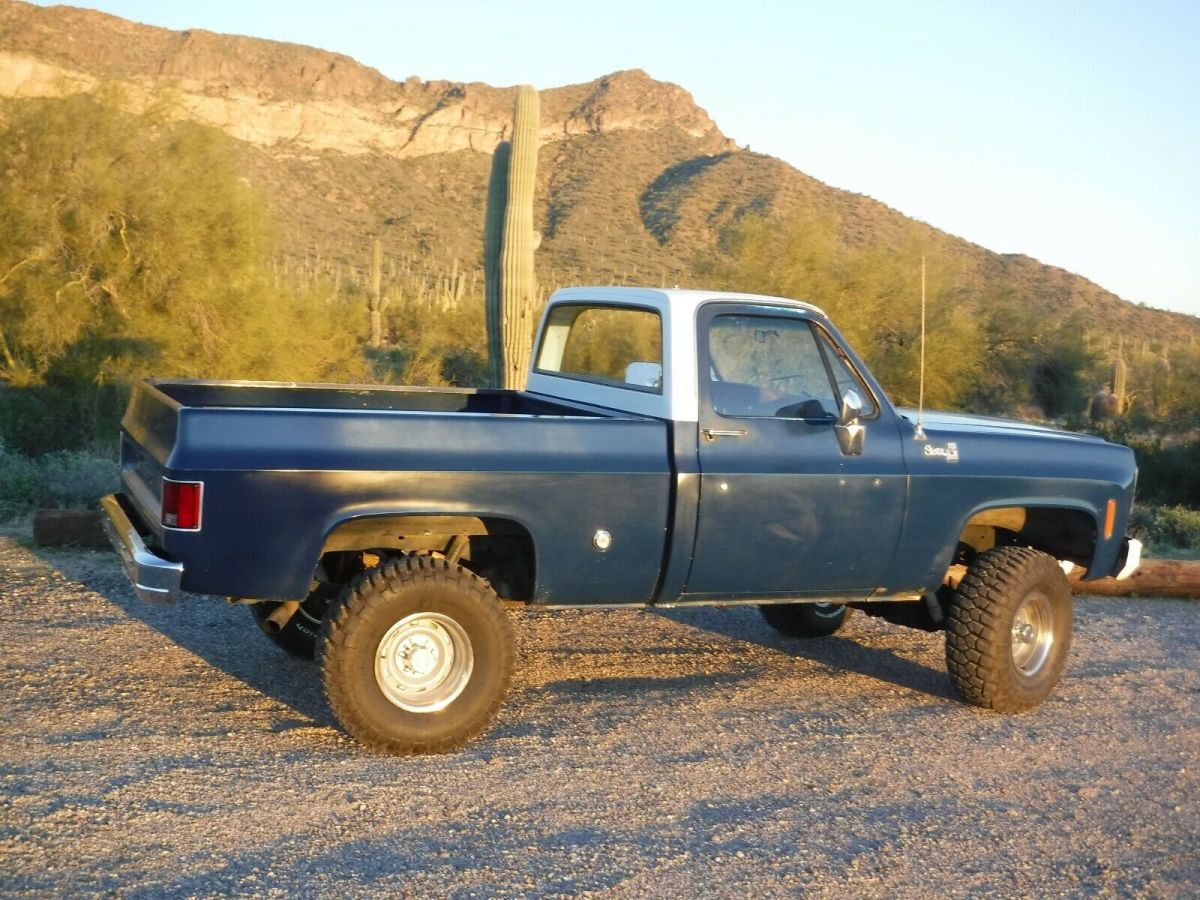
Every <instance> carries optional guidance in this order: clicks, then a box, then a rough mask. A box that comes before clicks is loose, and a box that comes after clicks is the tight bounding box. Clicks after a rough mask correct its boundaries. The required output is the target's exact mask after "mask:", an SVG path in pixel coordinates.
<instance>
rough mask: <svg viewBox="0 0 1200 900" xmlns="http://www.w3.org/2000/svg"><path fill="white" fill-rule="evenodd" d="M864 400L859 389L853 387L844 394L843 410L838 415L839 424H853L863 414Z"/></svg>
mask: <svg viewBox="0 0 1200 900" xmlns="http://www.w3.org/2000/svg"><path fill="white" fill-rule="evenodd" d="M862 411H863V400H862V397H860V396H858V391H856V390H854V389H853V388H851V389H850V390H848V391H846V393H845V394H843V395H842V411H841V414H840V415H839V416H838V424H839V425H853V424H854V423H855V422H856V421H857V420H858V417H859V416H861V415H862Z"/></svg>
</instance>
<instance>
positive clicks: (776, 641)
mask: <svg viewBox="0 0 1200 900" xmlns="http://www.w3.org/2000/svg"><path fill="white" fill-rule="evenodd" d="M657 612H658V615H660V616H663V617H665V618H668V619H670V620H671V621H673V622H678V623H680V624H681V625H690V626H691V627H693V628H699V629H701V630H703V631H707V632H709V633H711V634H715V635H719V636H721V637H724V638H728V639H730V640H733V641H742V642H747V643H751V644H757V645H758V646H760V647H766V648H767V649H769V650H775V651H777V652H779V653H784V654H787V655H788V656H792V657H796V658H800V659H807V660H811V661H812V662H815V663H820V664H821V665H823V666H826V667H827V668H829V669H831V670H833V671H834V672H854V673H856V674H859V675H864V676H866V677H868V678H874V679H876V680H878V681H885V682H887V683H889V684H894V685H896V686H897V687H902V688H906V689H908V690H910V691H919V692H920V693H923V694H928V695H930V696H932V697H937V698H939V699H944V700H955V699H957V698H958V695H957V694H956V693H955V692H954V688H953V686H952V685H951V684H950V680H949V678H948V677H947V676H946V671H945V670H944V669H940V668H939V669H931V668H930V667H929V666H925V665H922V664H921V663H918V662H914V661H913V660H911V659H905V658H904V657H903V656H898V655H897V654H896V653H895V652H894V651H892V650H890V649H887V648H884V647H870V646H865V645H863V644H860V643H858V642H857V641H855V640H854V637H853V628H854V620H851V621H850V623H849V625H848V626H847V630H848V631H849V632H850V634H849V636H848V637H841V636H840V635H832V636H830V637H825V638H808V639H805V638H788V637H784V636H782V635H780V634H778V633H777V632H775V631H774V630H773V629H772V628H771V627H770V626H769V625H767V623H766V622H764V621H763V620H762V619H761V617H760V616H759V615H758V614H757V612H755V613H754V614H753V616H752V617H751V614H750V612H749V610H745V611H743V612H742V614H740V615H739V614H737V611H734V610H712V609H682V608H675V609H669V610H658V611H657ZM895 627H897V628H900V627H902V626H899V625H897V626H895Z"/></svg>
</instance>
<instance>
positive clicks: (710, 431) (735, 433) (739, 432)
mask: <svg viewBox="0 0 1200 900" xmlns="http://www.w3.org/2000/svg"><path fill="white" fill-rule="evenodd" d="M700 433H701V434H702V435H704V436H705V437H706V438H708V439H709V440H710V441H715V440H716V439H717V438H719V437H745V436H746V429H745V428H701V429H700Z"/></svg>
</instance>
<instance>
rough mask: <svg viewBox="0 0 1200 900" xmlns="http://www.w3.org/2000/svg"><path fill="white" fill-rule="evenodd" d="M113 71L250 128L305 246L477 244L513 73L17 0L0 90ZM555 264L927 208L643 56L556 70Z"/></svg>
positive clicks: (1189, 325)
mask: <svg viewBox="0 0 1200 900" xmlns="http://www.w3.org/2000/svg"><path fill="white" fill-rule="evenodd" d="M101 82H116V83H118V84H119V85H121V86H122V87H123V88H124V90H125V92H126V95H127V96H128V97H129V102H130V103H131V104H134V105H138V104H145V103H146V102H148V100H149V99H150V98H151V97H152V96H154V95H155V94H156V92H162V91H164V90H167V91H169V92H170V93H171V96H172V99H173V100H174V102H175V104H176V107H177V109H178V110H179V111H180V113H179V114H180V115H183V116H185V117H188V118H191V119H194V120H195V121H198V122H202V123H205V124H208V125H212V126H215V127H216V128H219V129H221V130H222V131H224V132H225V133H226V134H228V135H229V136H230V137H232V138H234V139H235V140H236V141H237V142H238V144H237V145H238V147H239V148H240V153H241V159H242V160H243V164H244V168H245V174H246V177H247V178H249V179H250V180H251V181H252V182H254V183H255V184H257V185H259V186H260V187H261V188H262V190H263V191H264V193H265V195H266V197H267V199H268V202H269V205H270V208H271V211H272V214H273V216H274V219H275V221H276V223H277V225H278V231H279V235H280V237H279V241H280V247H279V251H280V256H281V258H282V259H283V260H284V261H285V263H287V264H288V265H293V266H307V267H309V270H310V271H311V270H312V269H313V268H321V269H323V270H324V271H331V270H336V271H342V270H345V271H347V272H348V273H349V272H353V273H357V276H358V277H361V272H362V269H363V267H364V266H365V261H366V257H367V252H368V245H369V241H370V239H371V238H372V237H379V238H380V239H381V240H382V241H383V243H384V247H385V252H386V253H387V254H388V256H389V257H390V258H392V259H395V260H404V261H406V262H405V264H406V265H410V266H411V265H414V264H415V265H418V266H420V267H423V268H424V269H425V270H427V271H430V272H433V273H436V272H439V271H446V270H448V269H449V268H450V266H451V265H452V261H454V260H459V261H461V264H462V265H464V266H465V267H466V268H472V267H478V266H479V264H480V256H481V249H480V240H481V235H482V232H483V211H484V204H485V198H486V185H487V178H488V171H489V166H490V154H491V152H492V150H493V149H494V148H495V147H496V145H497V143H499V142H500V141H501V140H504V139H505V138H506V137H507V136H508V133H509V130H510V128H511V111H512V106H513V98H514V96H515V88H497V87H492V86H489V85H486V84H478V83H471V84H462V83H454V82H446V81H428V82H427V81H421V80H419V79H418V78H416V77H413V78H409V79H407V80H405V81H402V82H397V81H392V80H390V79H388V78H386V77H385V76H383V75H382V74H381V73H379V72H378V71H376V70H374V69H371V68H368V67H366V66H363V65H362V64H360V63H358V62H356V61H354V60H353V59H350V58H349V57H346V56H343V55H340V54H336V53H330V52H327V51H324V50H318V49H314V48H311V47H303V46H298V45H294V44H285V43H279V42H274V41H265V40H259V39H255V38H247V37H238V36H231V35H219V34H213V33H211V32H207V31H202V30H198V29H193V30H189V31H182V32H175V31H169V30H166V29H162V28H154V27H150V26H145V25H139V24H135V23H133V22H128V21H125V20H123V19H120V18H116V17H114V16H109V15H105V14H102V13H97V12H93V11H88V10H81V9H74V8H70V7H63V6H58V7H50V8H44V7H38V6H32V5H29V4H26V3H22V2H16V0H0V97H3V98H12V99H18V100H19V99H21V98H30V97H47V96H61V95H63V94H66V93H71V92H76V91H80V90H88V89H91V88H92V87H94V86H96V85H98V84H99V83H101ZM540 95H541V116H542V123H541V132H540V136H541V142H542V145H541V149H540V159H539V169H538V178H539V183H538V194H537V196H538V209H537V218H538V227H539V228H540V230H541V231H542V233H543V242H542V245H541V248H540V250H539V252H538V266H539V274H540V277H541V280H542V281H543V283H545V284H547V285H549V286H550V287H554V286H557V285H559V284H568V283H577V282H579V281H610V280H613V281H629V282H642V283H656V284H657V283H678V284H684V285H695V284H697V282H698V281H699V280H700V276H698V275H697V268H698V261H699V260H702V259H704V258H711V257H713V256H714V254H718V253H719V252H720V250H719V238H720V235H721V232H722V230H723V229H724V228H725V227H726V226H727V225H729V224H730V223H732V222H734V221H736V220H737V218H738V217H739V216H742V215H744V214H746V213H751V212H753V213H762V214H767V215H775V214H778V215H786V214H787V213H788V212H789V211H793V210H796V209H800V208H803V209H805V210H808V211H811V212H815V213H817V214H822V215H828V216H829V217H830V218H831V220H836V222H837V223H839V224H838V228H839V238H840V239H841V240H842V241H844V242H847V243H849V244H856V245H873V244H887V243H888V242H889V241H894V240H897V239H898V238H899V236H900V235H901V234H902V233H904V232H905V231H906V229H909V228H912V227H914V223H913V221H912V220H910V219H908V218H906V217H905V216H903V215H902V214H901V213H899V212H897V211H896V210H894V209H891V208H890V207H888V206H886V205H884V204H882V203H880V202H878V201H876V200H874V199H872V198H869V197H866V196H862V195H860V194H854V193H850V192H847V191H842V190H838V189H835V188H832V187H829V186H828V185H825V184H823V183H821V182H819V181H817V180H816V179H813V178H811V177H809V176H807V175H805V174H804V173H802V172H800V171H798V170H796V169H795V168H793V167H792V166H790V165H788V164H787V163H784V162H783V161H781V160H778V159H775V158H773V157H770V156H765V155H763V154H759V153H753V152H750V151H749V150H747V149H741V148H739V147H738V146H737V145H736V144H735V143H734V142H733V141H731V140H730V139H729V138H727V137H726V136H725V135H723V134H722V133H721V131H720V129H719V128H718V127H717V125H716V123H714V122H713V121H712V119H711V118H710V117H709V116H708V114H707V113H705V111H704V110H702V109H700V108H699V107H698V106H697V105H696V104H695V102H694V101H693V99H692V97H691V95H690V94H688V92H687V91H685V90H684V89H682V88H680V87H678V86H676V85H672V84H666V83H663V82H660V81H656V80H654V79H653V78H651V77H650V76H649V75H647V74H646V73H645V72H642V71H640V70H630V71H624V72H616V73H613V74H611V75H606V76H604V77H602V78H598V79H596V80H595V81H592V82H589V83H587V84H579V85H569V86H565V87H557V88H550V89H546V90H542V91H541V92H540ZM915 227H917V228H919V229H921V230H922V231H924V232H925V233H927V234H929V235H935V236H937V237H938V239H939V244H940V245H941V246H942V247H943V248H944V252H945V253H946V254H947V255H949V256H950V257H951V258H952V262H953V266H954V268H955V271H956V272H958V273H959V275H958V277H959V278H960V280H961V281H962V282H963V284H964V285H966V286H967V287H968V288H969V289H970V290H973V291H976V292H977V294H978V296H983V295H984V294H985V293H987V292H988V291H989V289H994V288H996V287H997V286H1003V287H1005V288H1006V289H1008V290H1009V291H1010V292H1014V293H1015V294H1017V295H1018V296H1022V297H1026V298H1036V302H1037V304H1038V306H1039V308H1040V309H1042V310H1044V311H1045V313H1046V314H1047V315H1049V316H1055V317H1065V316H1066V315H1069V314H1070V313H1072V312H1074V311H1076V310H1084V311H1085V312H1086V314H1087V315H1088V316H1089V317H1090V318H1091V320H1092V321H1093V322H1094V323H1095V325H1096V326H1098V327H1101V328H1104V329H1107V330H1109V333H1126V334H1128V333H1135V334H1137V335H1139V336H1141V337H1144V338H1148V339H1160V338H1165V337H1178V336H1179V335H1180V333H1181V332H1193V333H1197V334H1200V320H1198V319H1196V318H1194V317H1191V316H1185V315H1182V314H1177V313H1170V312H1164V311H1159V310H1153V309H1147V308H1145V307H1140V306H1137V305H1134V304H1132V303H1129V302H1127V301H1125V300H1122V299H1121V298H1120V297H1117V296H1116V295H1115V294H1113V293H1111V292H1109V291H1106V290H1104V289H1103V288H1101V287H1100V286H1098V285H1096V284H1094V283H1092V282H1090V281H1088V280H1087V279H1085V278H1083V277H1081V276H1078V275H1074V274H1072V273H1070V272H1066V271H1064V270H1062V269H1058V268H1055V267H1053V266H1048V265H1044V264H1042V263H1040V262H1038V261H1037V260H1034V259H1031V258H1029V257H1026V256H1020V255H1006V254H997V253H993V252H991V251H988V250H986V249H985V248H982V247H979V246H977V245H975V244H971V243H969V242H967V241H964V240H961V239H958V238H954V237H952V236H949V235H946V234H944V233H942V232H939V231H937V229H934V228H933V227H932V226H930V225H926V224H924V223H916V224H915Z"/></svg>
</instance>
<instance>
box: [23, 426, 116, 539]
mask: <svg viewBox="0 0 1200 900" xmlns="http://www.w3.org/2000/svg"><path fill="white" fill-rule="evenodd" d="M119 473H120V467H119V464H118V462H117V458H116V454H115V453H113V452H110V451H107V450H105V449H100V448H96V449H91V450H63V451H58V452H55V453H47V454H45V455H44V456H39V457H29V456H25V455H24V454H22V453H18V452H16V451H14V450H10V449H9V448H8V447H6V446H5V445H4V443H3V442H0V521H11V520H12V519H15V518H18V517H20V516H23V515H25V514H27V513H29V512H32V511H33V510H35V509H44V508H69V507H88V506H90V507H94V506H95V505H96V501H97V500H98V499H99V498H100V497H101V496H103V495H104V494H107V493H111V492H112V491H114V490H116V488H117V483H118V476H119Z"/></svg>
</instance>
